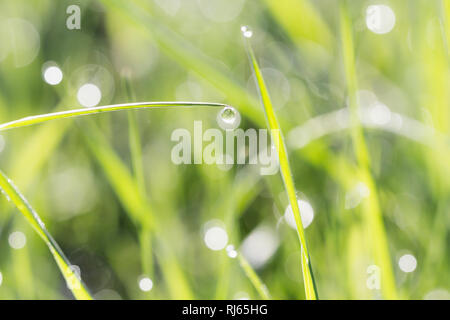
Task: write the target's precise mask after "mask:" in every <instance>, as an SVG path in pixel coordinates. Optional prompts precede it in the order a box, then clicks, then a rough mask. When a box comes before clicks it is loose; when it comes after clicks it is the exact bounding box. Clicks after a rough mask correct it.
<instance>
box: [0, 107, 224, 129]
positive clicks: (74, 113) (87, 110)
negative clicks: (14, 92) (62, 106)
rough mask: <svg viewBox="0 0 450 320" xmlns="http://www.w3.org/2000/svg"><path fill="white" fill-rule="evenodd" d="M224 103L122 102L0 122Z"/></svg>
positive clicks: (24, 123)
mask: <svg viewBox="0 0 450 320" xmlns="http://www.w3.org/2000/svg"><path fill="white" fill-rule="evenodd" d="M226 106H227V105H226V104H223V103H211V102H136V103H122V104H114V105H108V106H99V107H93V108H82V109H73V110H67V111H59V112H52V113H46V114H40V115H36V116H30V117H25V118H22V119H18V120H14V121H11V122H7V123H3V124H0V131H5V130H8V129H13V128H20V127H25V126H29V125H33V124H38V123H42V122H46V121H50V120H57V119H64V118H72V117H79V116H86V115H91V114H98V113H104V112H112V111H120V110H133V109H146V108H182V107H220V108H223V107H226Z"/></svg>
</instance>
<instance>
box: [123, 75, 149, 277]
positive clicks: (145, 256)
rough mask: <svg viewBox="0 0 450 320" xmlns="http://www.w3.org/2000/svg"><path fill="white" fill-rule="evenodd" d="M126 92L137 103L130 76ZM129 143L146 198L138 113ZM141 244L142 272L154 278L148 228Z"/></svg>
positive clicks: (130, 124) (132, 114) (131, 112)
mask: <svg viewBox="0 0 450 320" xmlns="http://www.w3.org/2000/svg"><path fill="white" fill-rule="evenodd" d="M123 86H124V91H125V92H126V96H127V99H128V100H130V101H136V97H135V94H134V91H133V89H132V87H131V83H130V78H129V76H128V75H127V76H125V77H124V81H123ZM128 141H129V144H130V153H131V163H132V166H133V174H134V179H135V180H136V184H137V187H138V189H139V192H140V193H141V196H142V197H143V198H145V196H146V187H145V179H144V177H145V175H144V166H143V163H142V147H141V146H142V144H141V139H140V136H139V127H138V123H137V118H136V111H135V110H129V111H128ZM139 243H140V248H141V261H142V271H143V272H144V273H145V274H146V275H148V276H150V277H152V276H153V256H152V232H151V231H150V230H149V229H147V228H142V230H140V231H139Z"/></svg>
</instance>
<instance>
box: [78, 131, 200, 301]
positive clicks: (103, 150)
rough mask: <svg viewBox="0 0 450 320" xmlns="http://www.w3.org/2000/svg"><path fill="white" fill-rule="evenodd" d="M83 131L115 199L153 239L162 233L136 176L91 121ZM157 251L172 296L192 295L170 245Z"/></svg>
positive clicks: (145, 248) (184, 297)
mask: <svg viewBox="0 0 450 320" xmlns="http://www.w3.org/2000/svg"><path fill="white" fill-rule="evenodd" d="M83 133H84V138H85V140H86V143H87V145H88V147H89V149H90V151H91V152H92V154H93V155H94V157H95V159H96V160H97V162H98V163H99V164H100V166H101V168H102V169H103V171H104V174H105V176H106V178H107V179H108V181H109V182H110V184H111V186H112V187H113V189H114V191H115V193H116V194H117V196H118V198H119V201H120V202H121V203H122V205H123V207H124V208H125V209H126V212H127V214H128V215H129V216H130V217H131V219H132V220H133V221H134V222H135V223H136V225H138V226H140V227H141V228H142V229H143V230H146V231H148V232H152V233H153V234H154V235H155V239H156V238H157V237H158V236H159V237H162V233H163V232H164V230H163V228H162V227H161V226H162V224H161V222H160V220H161V219H160V217H158V216H157V215H156V214H154V209H153V207H152V206H151V204H150V203H149V202H148V201H147V199H146V198H145V197H143V196H142V195H141V193H140V190H139V187H138V185H137V183H136V180H135V179H133V176H132V174H131V172H130V170H129V169H128V168H127V167H126V165H125V164H124V163H123V162H122V160H121V159H120V158H119V157H118V156H117V155H116V153H115V152H114V150H113V148H112V147H111V145H110V143H109V141H108V140H107V139H106V138H105V137H104V135H103V134H102V132H101V131H100V130H99V129H98V128H96V127H95V126H93V125H91V126H86V127H83ZM142 240H144V241H146V240H148V237H145V236H144V238H143V239H142ZM149 245H150V243H146V246H144V247H143V249H144V250H148V246H149ZM161 245H163V244H161ZM160 251H162V252H159V253H157V254H158V257H159V262H160V263H161V265H162V266H163V268H162V269H163V275H164V277H165V279H166V282H167V285H168V287H169V291H170V293H171V295H172V296H173V298H175V299H193V298H194V295H193V293H192V291H191V289H190V286H189V283H188V281H187V279H186V277H185V274H184V271H183V269H182V268H181V267H180V265H179V263H178V262H177V259H176V256H175V255H174V254H173V253H172V251H171V248H169V247H164V248H163V249H161V250H160Z"/></svg>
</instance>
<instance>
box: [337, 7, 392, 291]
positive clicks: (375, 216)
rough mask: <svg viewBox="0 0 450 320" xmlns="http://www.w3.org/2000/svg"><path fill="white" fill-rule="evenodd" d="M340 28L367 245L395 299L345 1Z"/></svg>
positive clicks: (386, 289)
mask: <svg viewBox="0 0 450 320" xmlns="http://www.w3.org/2000/svg"><path fill="white" fill-rule="evenodd" d="M340 23H341V25H340V28H341V38H342V39H341V40H342V53H343V58H344V65H345V77H346V81H347V87H348V95H349V104H350V121H351V124H352V126H351V130H352V131H351V135H352V140H353V148H354V152H355V154H356V159H357V162H358V166H359V168H358V169H359V170H358V171H359V176H360V179H361V180H362V182H364V183H365V184H366V186H367V187H368V188H369V190H370V196H369V197H368V199H367V201H365V202H364V203H363V210H364V213H365V216H366V217H365V219H366V220H365V223H366V225H367V229H368V230H369V232H370V239H371V242H372V243H371V246H372V250H373V252H374V258H375V263H376V264H377V265H378V266H379V267H380V269H381V291H382V293H383V296H384V297H385V298H386V299H396V298H397V292H396V288H395V279H394V275H393V271H392V264H391V260H390V255H389V249H388V242H387V236H386V230H385V228H384V224H383V217H382V213H381V209H380V205H379V201H378V193H377V189H376V184H375V182H374V180H373V177H372V174H371V172H370V161H369V159H370V158H369V152H368V150H367V145H366V142H365V139H364V133H363V131H362V128H361V124H360V120H359V116H358V109H359V101H358V94H357V92H358V84H357V77H356V67H355V53H354V45H353V34H352V23H351V19H350V17H349V14H348V9H347V4H346V2H344V1H343V2H341V6H340Z"/></svg>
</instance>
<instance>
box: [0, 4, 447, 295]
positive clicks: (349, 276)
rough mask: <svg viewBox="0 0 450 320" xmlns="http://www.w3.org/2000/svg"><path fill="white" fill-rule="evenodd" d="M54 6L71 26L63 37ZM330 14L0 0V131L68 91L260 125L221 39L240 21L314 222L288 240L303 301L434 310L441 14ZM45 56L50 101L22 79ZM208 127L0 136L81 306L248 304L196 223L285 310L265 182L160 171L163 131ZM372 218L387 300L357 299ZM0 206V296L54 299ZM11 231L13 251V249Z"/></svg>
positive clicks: (62, 127) (285, 252)
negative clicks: (117, 302) (86, 88)
mask: <svg viewBox="0 0 450 320" xmlns="http://www.w3.org/2000/svg"><path fill="white" fill-rule="evenodd" d="M73 4H76V5H79V6H80V8H81V29H80V30H69V29H67V28H66V19H67V18H68V17H69V14H67V13H66V9H67V7H68V6H69V5H73ZM343 5H345V3H344V2H341V1H338V0H336V1H330V0H317V1H310V0H277V1H276V0H264V1H248V0H247V1H246V0H232V1H224V0H214V1H207V0H147V1H144V0H136V1H119V0H112V1H108V0H104V1H66V0H64V1H57V2H55V1H45V0H39V1H37V0H29V1H23V0H22V1H14V2H12V1H6V0H0V122H1V123H3V122H7V121H11V120H15V119H18V118H21V117H25V116H29V115H35V114H41V113H48V112H52V111H55V110H66V109H71V108H78V107H80V104H79V102H78V100H77V91H78V89H79V88H80V86H81V85H82V84H84V83H88V82H89V83H95V84H96V85H97V86H98V88H99V89H100V90H101V93H102V97H101V101H100V103H99V105H106V104H112V103H124V102H137V101H211V102H223V103H227V104H230V105H232V106H234V107H235V108H236V109H238V110H239V112H240V114H241V117H242V122H241V127H242V128H244V129H245V128H265V121H264V113H263V109H262V107H261V106H260V104H259V100H258V97H257V95H256V93H257V92H256V87H255V84H254V79H253V76H252V74H251V69H250V66H249V64H248V61H247V57H246V53H245V50H244V46H243V43H242V37H241V32H240V28H241V26H242V25H248V26H250V27H251V29H252V31H253V36H252V38H251V42H252V45H253V48H254V51H255V54H256V56H257V57H258V60H259V63H260V65H261V68H262V72H263V76H264V77H265V80H266V83H267V86H268V88H269V92H270V94H271V97H272V102H273V105H274V107H275V109H276V113H277V116H278V118H279V121H280V125H281V128H282V130H283V132H284V134H285V136H286V138H287V147H288V151H289V153H290V164H291V167H292V171H293V177H294V181H295V185H296V188H297V190H298V196H299V198H300V199H302V200H303V201H305V202H307V203H309V204H310V205H311V207H312V210H313V213H314V216H313V220H312V222H311V224H310V225H309V226H308V227H307V229H306V230H305V232H306V238H307V240H308V248H309V252H310V256H311V260H312V265H313V269H314V274H315V278H316V284H317V289H318V292H319V297H320V298H321V299H380V298H392V297H398V298H402V299H423V298H446V299H448V298H449V292H448V291H449V288H450V277H449V262H450V261H449V256H448V251H449V249H448V248H449V232H448V231H449V225H450V220H449V216H450V215H449V210H450V183H449V179H448V177H449V174H450V148H449V126H450V112H449V108H450V73H449V66H450V56H449V52H450V51H449V39H450V27H449V18H450V10H449V8H450V6H449V4H448V1H447V0H442V1H440V0H414V1H408V2H405V1H401V0H396V1H394V0H392V1H381V0H380V1H348V2H347V3H346V5H345V14H344V15H343V14H342V11H340V10H342V7H341V6H343ZM370 5H387V6H389V7H390V8H391V9H392V11H393V12H394V14H395V26H394V28H393V29H392V30H391V31H390V32H388V33H384V34H377V33H374V32H373V31H372V30H370V28H369V27H368V26H370V25H371V24H374V23H375V25H377V24H378V25H381V26H383V23H384V22H385V20H383V19H385V17H383V16H376V17H375V18H374V17H368V13H367V12H368V11H367V8H368V7H369V6H370ZM371 19H375V20H371ZM376 19H379V20H376ZM380 19H381V20H380ZM346 28H348V29H346ZM345 30H347V31H348V32H349V33H348V36H349V37H350V38H351V40H352V43H353V47H352V48H351V47H349V46H348V44H349V43H348V41H346V40H345V39H346V38H345V36H344V34H345V32H346V31H345ZM352 54H353V56H352ZM49 61H53V62H55V63H56V64H57V65H58V66H59V67H60V68H61V70H62V72H63V75H64V77H63V80H62V82H61V83H60V84H58V85H56V86H51V85H49V84H48V83H46V82H45V81H44V79H43V76H42V74H43V70H44V69H45V66H46V64H48V62H49ZM349 64H350V65H351V64H354V68H353V69H354V75H353V77H354V79H349V72H348V70H349V69H348V66H349ZM351 69H352V68H350V70H351ZM349 80H350V81H349ZM352 80H353V81H354V83H355V84H356V85H355V86H352ZM127 87H128V89H127ZM352 101H353V102H352ZM352 104H354V107H353V106H352ZM348 106H350V110H353V111H354V113H353V111H351V112H350V113H349V112H348V111H347V107H348ZM349 114H350V115H349ZM351 114H353V117H354V118H352V116H351ZM216 115H217V109H205V108H200V109H180V110H173V109H168V110H164V109H160V110H140V111H134V112H132V113H129V112H117V113H112V114H102V115H95V116H91V117H89V118H79V119H74V120H62V121H55V122H49V123H46V124H43V125H39V126H32V127H28V128H21V129H18V130H11V131H7V132H3V133H1V136H0V168H1V169H2V170H3V171H4V172H5V173H6V174H7V175H8V176H9V177H10V178H11V179H12V180H13V181H14V182H15V184H16V185H17V186H18V187H19V189H20V190H21V191H22V193H23V194H24V195H25V197H26V198H27V199H28V200H29V201H30V203H31V204H32V205H33V206H34V207H35V209H36V210H37V211H38V212H39V213H40V215H41V216H42V218H43V220H44V221H45V222H46V225H47V228H48V229H49V231H50V232H51V233H52V235H53V236H54V238H55V239H56V240H57V241H58V243H59V244H60V246H61V248H62V249H63V251H64V252H65V253H66V255H67V256H68V258H69V260H70V261H71V262H72V264H74V265H76V266H78V267H79V268H80V270H81V277H82V279H83V280H84V282H85V283H86V285H87V287H88V288H89V289H90V290H91V292H92V293H93V295H94V297H96V298H98V299H113V298H123V299H164V298H166V299H167V298H177V299H184V298H196V299H213V298H221V299H224V298H228V299H232V298H245V297H246V298H251V299H256V298H260V296H259V295H258V292H257V291H256V290H255V288H254V287H253V286H252V283H251V281H250V280H249V278H247V276H246V274H245V272H244V271H243V269H242V268H241V266H240V263H239V259H233V258H230V257H229V256H228V255H227V251H226V250H225V249H224V250H220V251H212V250H210V249H209V248H208V247H207V246H205V242H204V235H205V232H206V231H207V229H208V227H210V226H211V225H220V226H221V227H222V228H224V229H225V230H226V232H227V234H228V237H229V241H228V242H229V244H232V245H234V247H235V248H236V249H238V251H240V252H242V254H243V256H245V257H246V258H247V260H248V261H249V262H250V263H251V264H252V265H253V268H254V269H255V271H256V272H257V274H258V275H259V276H260V277H261V279H262V281H263V282H264V283H265V284H266V286H267V288H268V290H269V292H270V294H271V296H272V297H273V298H275V299H303V298H304V293H303V292H304V290H303V281H302V279H301V269H300V251H299V246H298V241H297V239H296V235H295V230H293V229H292V228H291V227H290V226H289V223H287V222H286V219H285V218H284V215H285V211H286V208H287V207H288V199H287V196H286V194H285V193H284V189H283V184H282V180H281V177H280V176H279V174H278V175H275V176H260V174H259V171H258V170H255V168H254V167H253V166H251V165H246V166H244V165H236V166H233V167H232V168H231V169H227V170H224V168H219V167H217V166H208V165H190V166H188V165H181V166H177V165H175V164H173V163H172V162H171V160H170V159H171V158H170V153H171V148H172V147H173V146H174V144H175V143H173V142H171V141H170V136H171V132H172V131H173V130H174V129H177V128H187V129H189V130H192V129H193V121H194V120H202V121H203V124H204V127H206V126H209V127H217V123H216ZM355 115H356V116H355ZM350 118H352V119H356V122H357V123H356V124H355V126H356V127H358V126H359V125H361V126H362V128H361V135H362V139H363V140H364V144H365V146H366V148H367V154H368V158H369V159H368V162H369V164H366V163H364V161H365V160H363V161H361V159H359V158H358V157H357V156H355V154H357V153H358V150H357V149H358V148H357V147H356V146H355V133H354V130H352V128H354V127H355V126H354V125H353V124H354V123H353V120H352V121H349V119H350ZM358 119H359V121H358ZM356 135H358V134H356ZM360 138H361V137H360ZM360 138H357V139H356V141H358V139H360ZM355 151H356V153H355ZM368 176H369V178H367V177H368ZM371 182H373V183H371ZM374 199H375V200H374ZM375 202H376V203H375ZM377 206H378V207H379V208H378V211H379V214H380V216H381V217H382V222H383V223H382V225H383V229H385V234H386V246H387V250H388V251H387V252H388V254H389V255H388V260H389V261H388V263H387V264H384V265H382V266H381V277H382V278H383V277H385V276H386V274H389V273H391V274H392V276H393V279H394V288H390V289H389V290H390V291H389V292H387V293H386V292H384V291H383V289H384V286H382V288H381V289H380V290H377V289H370V288H368V286H367V281H368V279H369V278H370V277H371V275H373V274H372V273H370V272H369V273H368V268H369V269H370V266H372V265H378V264H379V262H378V260H377V256H376V255H377V254H376V253H377V249H376V248H377V247H378V246H380V243H381V246H382V244H383V241H384V239H381V238H379V237H377V236H376V235H374V234H373V233H372V232H371V231H370V230H371V226H373V221H374V220H370V219H371V218H370V217H373V215H372V214H373V210H374V207H377ZM0 210H1V214H0V298H2V299H34V298H37V299H67V298H72V295H71V293H70V291H69V289H68V288H67V286H66V283H65V282H64V279H63V278H62V276H61V275H60V273H59V271H58V269H57V266H56V264H55V263H54V261H53V260H52V258H51V255H50V253H49V252H48V250H47V248H45V244H44V243H43V242H41V241H40V239H38V236H37V235H36V234H35V233H34V232H33V231H32V229H31V228H30V227H29V225H27V224H26V222H25V220H24V219H23V217H22V216H21V215H19V214H18V213H17V210H16V209H14V208H13V206H12V205H11V204H10V203H9V202H8V201H6V199H5V198H3V199H1V200H0ZM300 210H302V206H300ZM303 211H304V212H305V211H307V212H309V213H311V210H308V209H303ZM302 214H303V212H302ZM17 231H19V232H21V233H23V235H25V237H26V244H25V245H24V246H19V247H21V248H19V249H15V248H14V246H15V244H14V242H15V241H14V238H15V237H14V236H11V235H14V234H15V235H17V233H14V232H17ZM383 232H384V231H383ZM16 240H17V239H16ZM16 242H17V241H16ZM19 242H20V241H19ZM22 242H23V241H22ZM406 254H408V255H412V256H414V258H415V261H416V263H417V265H416V267H415V268H414V263H413V262H414V261H412V262H411V259H409V260H408V259H406V260H405V255H406ZM402 257H403V260H401V258H402ZM406 257H409V258H411V257H410V256H406ZM413 260H414V259H413ZM399 261H400V262H401V261H403V264H402V263H399ZM405 261H406V262H405ZM408 268H410V269H409V270H408ZM411 269H412V271H411ZM405 270H406V271H411V272H405ZM143 277H145V278H146V279H147V278H148V279H151V281H152V284H153V287H152V288H151V290H150V291H144V290H142V288H144V289H146V288H145V285H143V282H140V280H141V279H142V278H143ZM147 283H148V281H147ZM382 283H384V282H382ZM140 284H141V286H140ZM144 284H145V283H144ZM147 289H148V288H147ZM394 291H395V294H392V295H391V294H390V293H392V292H394Z"/></svg>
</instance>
